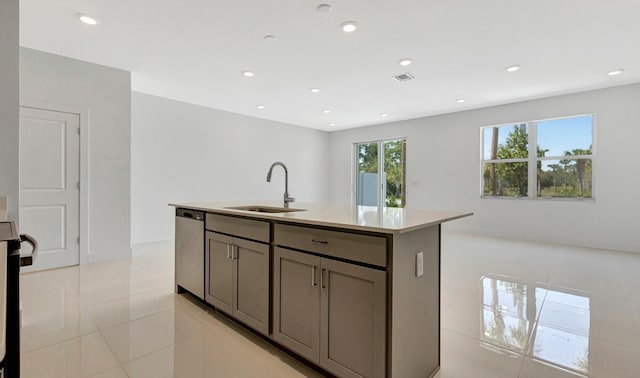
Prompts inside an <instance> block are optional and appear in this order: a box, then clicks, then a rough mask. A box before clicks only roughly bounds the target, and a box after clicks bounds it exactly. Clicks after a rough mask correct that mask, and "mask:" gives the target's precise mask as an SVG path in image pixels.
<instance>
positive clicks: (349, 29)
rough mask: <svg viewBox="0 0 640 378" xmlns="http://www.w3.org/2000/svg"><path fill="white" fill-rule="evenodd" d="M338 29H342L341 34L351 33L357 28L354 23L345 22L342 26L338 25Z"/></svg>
mask: <svg viewBox="0 0 640 378" xmlns="http://www.w3.org/2000/svg"><path fill="white" fill-rule="evenodd" d="M340 27H341V28H342V31H343V32H345V33H351V32H354V31H356V29H357V28H358V24H356V23H355V21H347V22H343V23H342V25H340Z"/></svg>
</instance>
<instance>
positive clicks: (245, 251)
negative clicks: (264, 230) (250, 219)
mask: <svg viewBox="0 0 640 378" xmlns="http://www.w3.org/2000/svg"><path fill="white" fill-rule="evenodd" d="M233 244H234V246H233V251H232V259H233V265H234V269H233V273H234V275H233V316H234V317H235V318H236V319H238V320H240V321H241V322H243V323H245V324H246V325H248V326H250V327H251V328H253V329H255V330H257V331H259V332H262V333H263V334H265V335H268V334H269V260H270V259H269V248H270V247H269V245H268V244H261V243H256V242H252V241H248V240H242V239H234V240H233Z"/></svg>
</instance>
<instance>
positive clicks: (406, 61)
mask: <svg viewBox="0 0 640 378" xmlns="http://www.w3.org/2000/svg"><path fill="white" fill-rule="evenodd" d="M398 63H400V65H401V66H408V65H410V64H411V59H407V58H405V59H400V61H399V62H398Z"/></svg>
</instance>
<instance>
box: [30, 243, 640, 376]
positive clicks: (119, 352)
mask: <svg viewBox="0 0 640 378" xmlns="http://www.w3.org/2000/svg"><path fill="white" fill-rule="evenodd" d="M442 249H443V250H442V251H443V254H442V255H443V261H442V306H441V308H442V324H441V325H442V369H441V371H440V373H439V374H438V375H437V377H439V378H465V377H472V378H483V377H487V378H499V377H513V378H517V377H522V378H525V377H526V378H534V377H535V378H569V377H593V378H598V377H602V378H627V377H629V378H637V377H640V254H638V255H635V254H626V253H619V252H611V251H602V250H591V249H582V248H571V247H559V246H550V245H542V244H535V243H524V242H516V241H507V240H501V239H491V238H480V237H471V236H465V235H457V234H444V235H443V245H442ZM21 295H22V302H23V329H22V347H21V352H22V372H23V374H22V376H23V377H24V378H30V377H101V378H108V377H153V378H160V377H186V378H198V377H238V378H244V377H320V376H321V375H319V374H318V373H316V372H314V371H313V370H310V369H309V368H308V367H307V366H305V365H303V364H301V363H300V362H298V361H297V360H295V359H293V358H291V357H289V356H288V355H286V354H284V353H282V352H279V351H278V350H276V349H275V348H273V347H272V346H270V345H269V344H267V343H265V342H264V341H262V340H261V339H259V338H258V337H256V336H254V335H253V334H251V333H249V332H247V331H245V330H243V329H242V328H239V327H238V326H236V325H235V324H233V323H232V322H230V321H228V320H227V319H225V318H224V317H222V316H220V315H218V314H216V313H213V312H211V311H210V310H208V309H207V308H206V307H204V306H202V305H200V304H198V303H195V302H194V301H192V300H189V299H188V298H186V297H184V296H183V295H174V293H173V248H172V245H171V244H170V243H153V244H147V245H142V246H138V247H137V248H135V249H134V257H133V258H132V259H130V260H120V261H113V262H105V263H99V264H91V265H84V266H80V267H70V268H64V269H56V270H50V271H44V272H38V273H31V274H25V275H23V276H22V277H21ZM394 378H403V377H394Z"/></svg>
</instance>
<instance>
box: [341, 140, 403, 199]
mask: <svg viewBox="0 0 640 378" xmlns="http://www.w3.org/2000/svg"><path fill="white" fill-rule="evenodd" d="M396 140H404V141H405V144H406V142H407V141H408V140H409V138H408V137H406V136H405V137H398V138H382V139H374V140H363V141H359V142H353V143H352V144H351V205H352V206H358V175H359V167H358V158H359V150H358V146H359V145H361V144H373V143H376V144H377V146H378V173H377V174H378V182H377V185H378V188H377V190H376V193H377V197H378V203H377V207H378V208H380V209H382V208H385V207H387V206H386V203H385V196H386V193H385V192H384V186H383V180H384V175H383V173H384V143H385V142H393V141H396ZM404 164H405V167H404V175H405V177H404V179H405V188H404V190H405V207H406V204H407V203H408V202H409V201H408V197H409V194H408V193H409V190H408V189H407V188H406V180H407V167H406V164H407V162H406V150H405V160H404Z"/></svg>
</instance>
